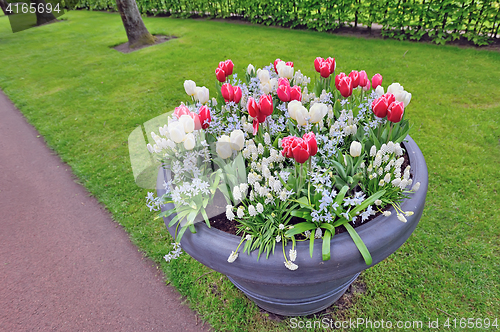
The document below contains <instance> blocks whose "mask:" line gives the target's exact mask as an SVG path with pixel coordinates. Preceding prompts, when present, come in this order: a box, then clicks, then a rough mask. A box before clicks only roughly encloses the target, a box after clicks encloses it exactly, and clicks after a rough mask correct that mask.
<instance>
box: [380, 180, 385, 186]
mask: <svg viewBox="0 0 500 332" xmlns="http://www.w3.org/2000/svg"><path fill="white" fill-rule="evenodd" d="M378 185H379V186H380V187H383V186H384V185H385V182H384V179H382V180H380V181H379V182H378Z"/></svg>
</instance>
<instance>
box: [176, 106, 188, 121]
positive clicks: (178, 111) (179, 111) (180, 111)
mask: <svg viewBox="0 0 500 332" xmlns="http://www.w3.org/2000/svg"><path fill="white" fill-rule="evenodd" d="M187 114H189V109H188V108H187V107H186V106H185V105H180V106H179V107H176V108H175V110H174V115H175V117H176V118H177V119H179V118H180V117H181V116H183V115H187Z"/></svg>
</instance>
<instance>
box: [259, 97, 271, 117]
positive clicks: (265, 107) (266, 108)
mask: <svg viewBox="0 0 500 332" xmlns="http://www.w3.org/2000/svg"><path fill="white" fill-rule="evenodd" d="M259 106H260V113H262V114H263V115H265V116H269V115H271V114H273V98H272V97H271V95H262V96H260V100H259Z"/></svg>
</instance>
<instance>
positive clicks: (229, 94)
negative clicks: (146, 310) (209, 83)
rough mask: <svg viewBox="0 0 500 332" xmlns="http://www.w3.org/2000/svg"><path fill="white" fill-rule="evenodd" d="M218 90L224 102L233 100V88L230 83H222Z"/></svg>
mask: <svg viewBox="0 0 500 332" xmlns="http://www.w3.org/2000/svg"><path fill="white" fill-rule="evenodd" d="M220 91H221V93H222V97H223V98H224V100H225V101H226V103H227V102H229V101H232V100H233V95H234V88H233V86H232V85H231V84H229V83H224V84H222V87H221V89H220Z"/></svg>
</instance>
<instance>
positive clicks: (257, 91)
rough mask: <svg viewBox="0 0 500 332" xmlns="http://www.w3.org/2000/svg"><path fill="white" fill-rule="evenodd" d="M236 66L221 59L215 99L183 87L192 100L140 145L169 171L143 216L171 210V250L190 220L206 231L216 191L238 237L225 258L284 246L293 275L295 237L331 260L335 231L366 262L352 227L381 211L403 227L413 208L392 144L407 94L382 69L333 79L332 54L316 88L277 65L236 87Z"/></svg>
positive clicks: (400, 129) (406, 171)
mask: <svg viewBox="0 0 500 332" xmlns="http://www.w3.org/2000/svg"><path fill="white" fill-rule="evenodd" d="M233 68H234V64H233V62H232V61H231V60H226V61H222V62H220V63H219V66H218V67H217V68H216V69H215V76H216V79H217V89H216V93H215V96H214V97H212V98H210V97H209V91H208V89H207V88H206V87H197V86H196V83H195V82H193V81H190V80H187V81H185V82H184V88H185V91H186V93H187V94H188V95H189V96H191V100H190V101H188V102H186V103H183V104H181V105H180V106H179V107H176V108H175V110H174V112H173V115H172V116H171V117H169V119H168V124H165V125H164V126H163V127H160V128H159V133H158V134H157V133H154V132H153V133H151V136H152V139H153V140H154V142H155V144H153V145H151V144H148V150H149V151H150V152H151V153H152V154H153V155H154V156H156V158H158V159H159V160H160V161H161V162H162V163H163V165H164V166H165V167H169V168H170V170H171V172H172V174H173V176H172V177H171V178H170V179H168V181H166V182H165V183H164V186H165V189H167V193H166V194H165V195H163V196H162V197H154V196H153V195H152V194H150V195H149V196H148V206H149V207H150V209H152V210H153V209H154V210H159V207H160V206H161V205H162V204H166V203H174V204H175V206H176V208H175V209H172V210H169V211H165V212H162V213H160V215H159V217H166V216H170V215H173V214H174V213H175V216H174V217H173V219H172V220H171V222H170V225H169V226H173V225H177V226H176V243H179V242H180V239H181V238H182V236H183V234H184V233H185V231H186V230H187V229H190V231H192V232H195V228H194V224H195V223H196V222H199V221H205V222H206V224H207V225H208V227H210V218H211V217H214V215H210V216H209V214H211V212H210V213H209V212H207V211H209V207H211V206H212V204H213V201H214V199H215V197H216V196H217V195H219V196H220V195H222V196H223V197H224V200H225V208H224V209H223V210H225V211H222V212H223V213H224V212H225V217H226V218H227V222H236V223H237V228H238V235H240V236H241V241H240V243H239V245H238V247H237V248H234V251H233V252H231V253H228V255H229V258H228V260H227V261H228V262H229V263H232V262H234V261H235V260H236V259H237V258H238V255H239V252H240V251H242V252H248V253H250V252H251V251H254V250H258V255H259V257H260V255H261V254H262V253H265V254H266V256H269V255H270V254H271V253H274V251H275V249H276V247H281V251H282V252H283V256H284V265H285V266H286V268H288V269H290V270H295V269H297V268H298V265H297V264H296V263H295V261H296V257H297V251H296V250H295V246H296V243H297V241H309V243H310V255H311V256H312V252H313V245H314V241H315V240H318V239H322V240H323V245H322V258H323V260H328V259H330V249H331V248H330V240H331V239H332V237H333V236H334V235H335V233H336V229H337V228H339V227H343V228H345V230H346V231H347V232H348V233H349V235H350V236H351V237H352V239H353V241H354V243H355V244H356V246H357V247H358V249H359V251H360V253H361V255H362V256H363V258H364V260H365V262H366V264H368V265H370V264H371V262H372V258H371V255H370V253H369V251H368V249H367V248H366V246H365V245H364V243H363V241H362V240H361V238H360V237H359V236H358V234H357V233H356V230H355V228H354V227H353V224H355V223H363V222H366V221H368V220H369V219H370V218H371V217H372V216H374V215H376V214H381V213H382V214H383V215H385V216H389V215H390V214H391V212H389V211H387V209H386V207H388V206H393V207H394V209H395V210H396V211H397V215H398V219H399V220H400V221H401V222H406V218H405V216H408V215H411V214H412V213H413V212H412V211H402V209H401V208H400V204H399V203H400V202H401V201H402V200H403V199H404V198H406V197H408V196H407V195H408V194H411V193H413V192H415V191H416V190H418V187H419V183H415V184H412V179H411V176H410V166H409V165H408V166H406V167H404V168H403V165H404V163H405V158H404V149H403V147H402V146H401V144H400V143H402V141H403V140H404V138H405V137H406V136H407V134H408V132H409V130H410V126H409V123H408V120H407V119H405V108H406V107H407V106H408V104H409V103H410V100H411V93H409V92H407V91H405V90H404V88H403V87H402V86H401V85H400V84H398V83H393V84H391V85H390V86H389V87H388V88H387V91H386V92H385V91H384V88H383V87H382V80H383V78H382V76H381V75H380V74H375V75H374V76H373V77H372V79H371V81H370V79H369V78H368V75H367V73H366V72H365V71H363V70H362V71H359V72H358V71H355V70H353V71H351V72H350V73H349V74H348V75H346V74H345V73H339V74H337V75H335V69H336V63H335V59H333V58H327V59H323V58H320V57H318V58H316V59H315V60H314V68H315V70H316V72H318V74H319V75H318V77H317V78H316V79H315V82H314V84H311V78H309V77H306V76H305V75H303V74H302V73H301V72H300V70H295V68H294V64H293V62H285V61H282V60H280V59H276V60H275V61H274V63H272V64H269V65H268V66H266V67H263V68H261V69H258V70H255V67H254V66H253V65H251V64H250V65H248V67H247V69H246V73H245V81H244V82H242V81H241V80H240V79H239V78H238V76H237V74H233ZM332 77H333V78H334V80H333V81H334V82H332ZM332 83H333V84H332ZM310 88H311V90H309V89H310ZM412 186H413V187H412ZM409 188H412V189H409ZM219 212H221V211H219ZM289 243H291V248H289V250H288V252H286V249H285V247H286V246H287V245H288V244H289ZM178 254H179V247H178V245H176V252H175V255H173V256H177V255H178ZM171 257H172V255H170V256H169V257H168V258H169V259H170V258H171Z"/></svg>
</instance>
